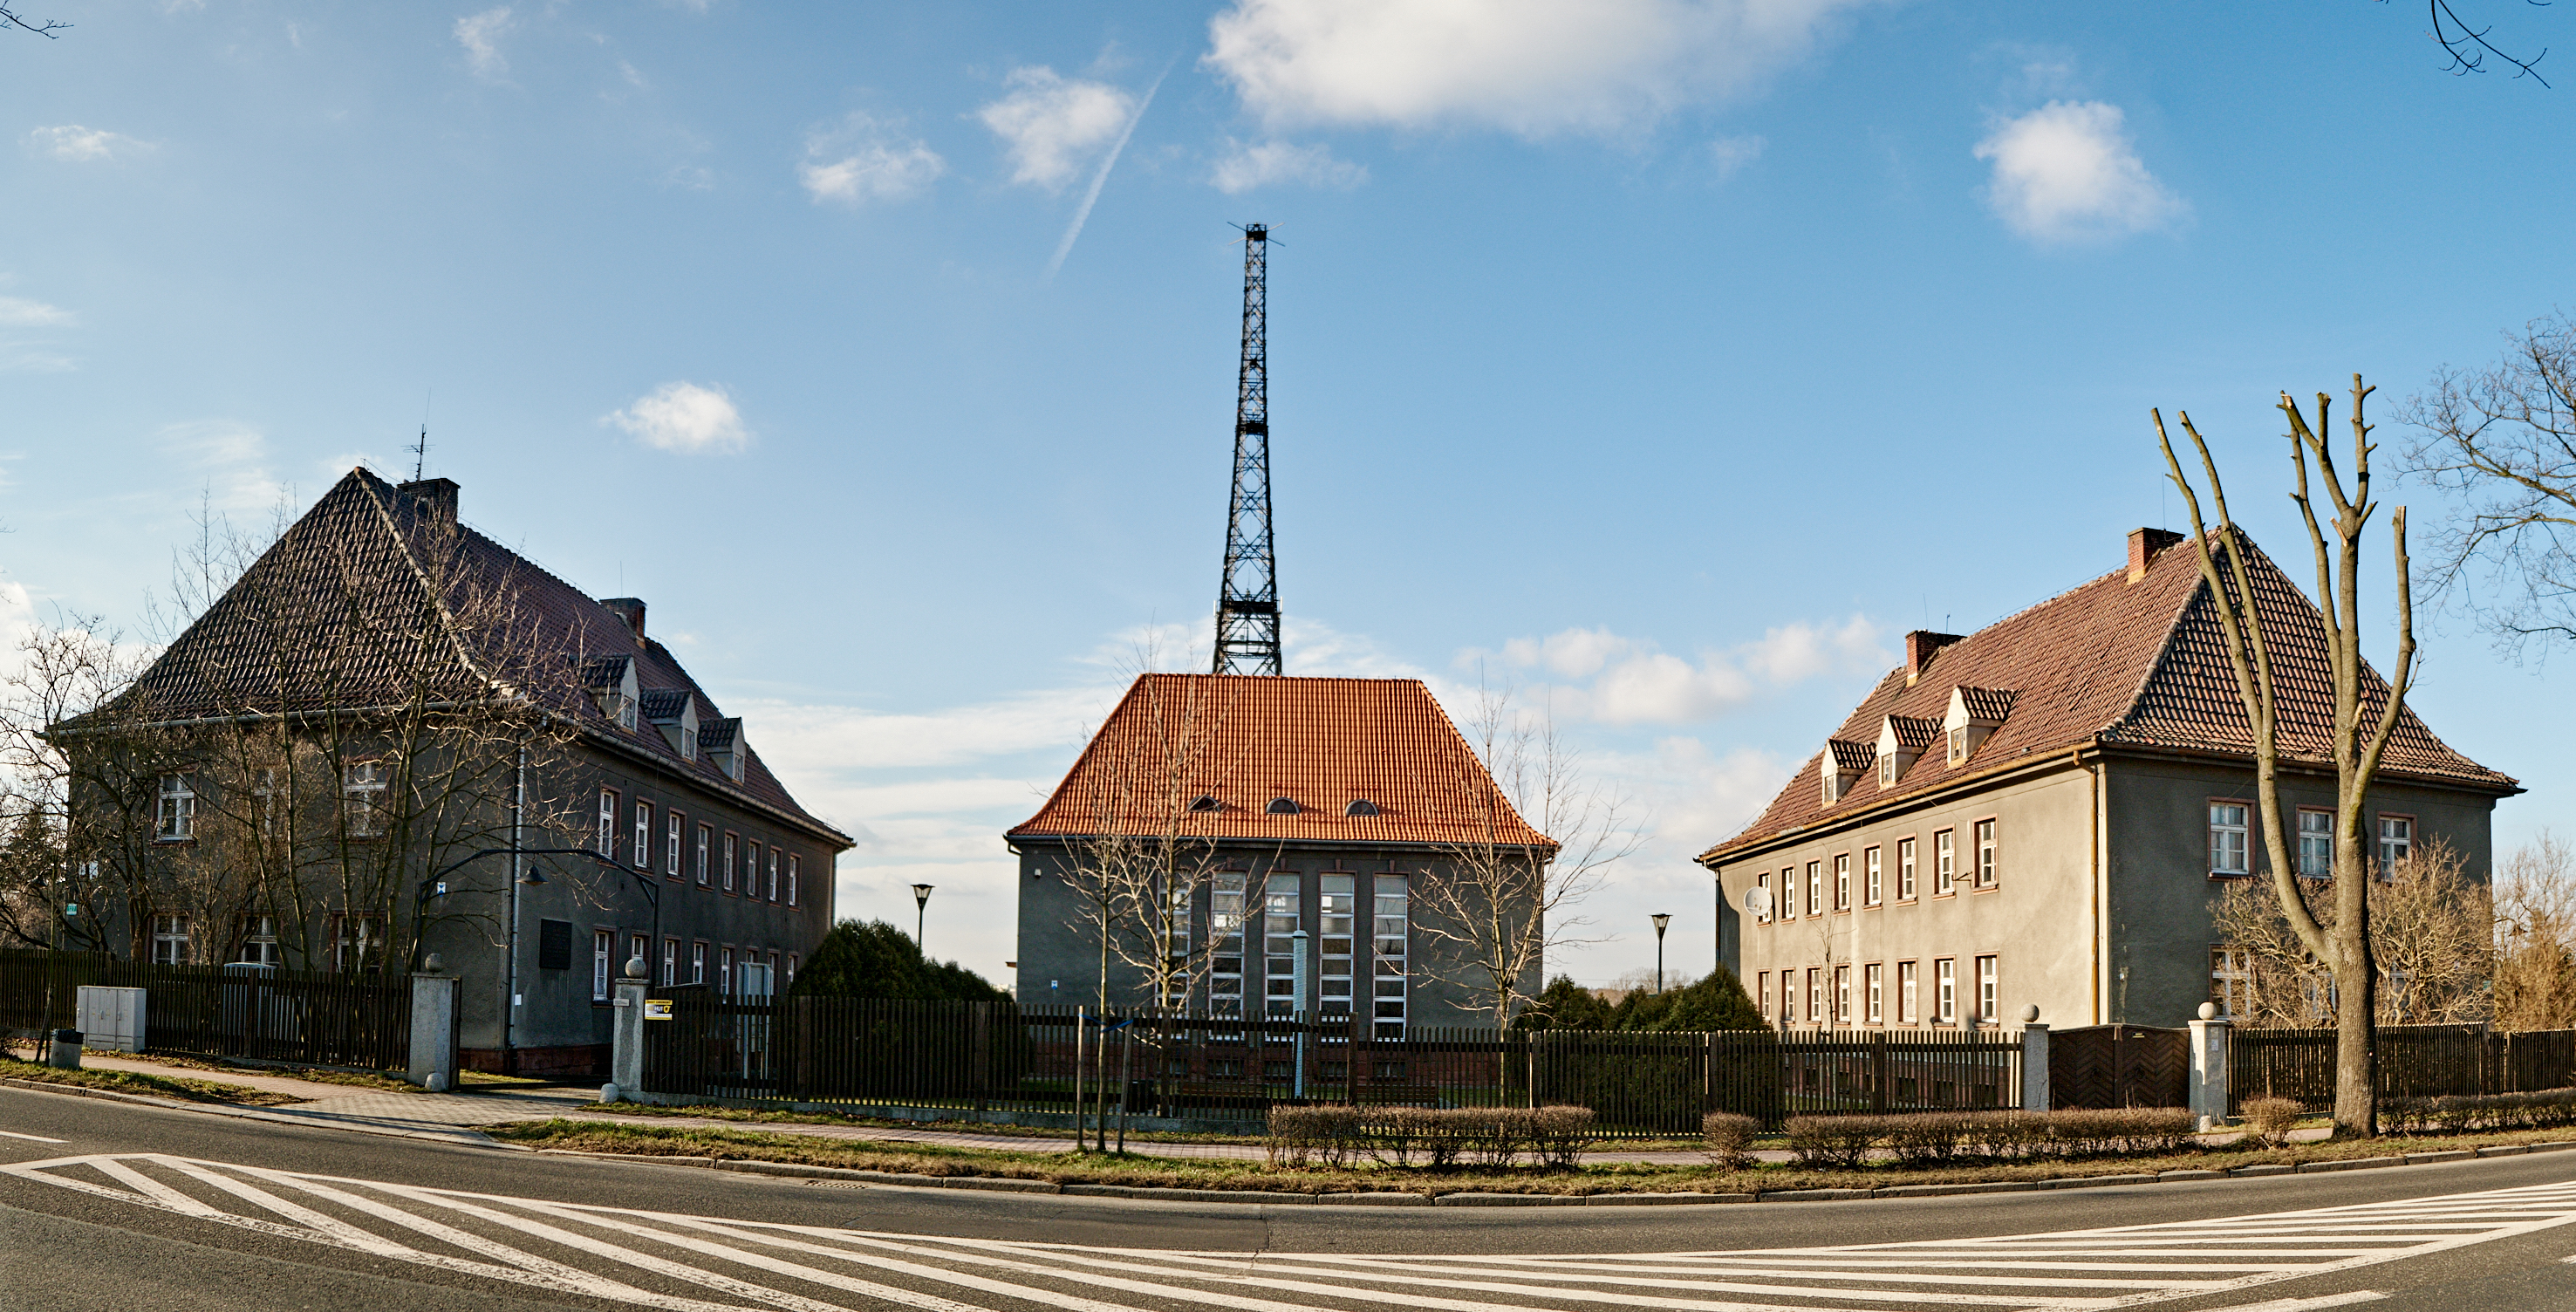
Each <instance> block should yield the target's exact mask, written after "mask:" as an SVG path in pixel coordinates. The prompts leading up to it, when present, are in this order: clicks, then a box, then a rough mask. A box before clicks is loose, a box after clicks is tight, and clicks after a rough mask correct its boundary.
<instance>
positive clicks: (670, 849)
mask: <svg viewBox="0 0 2576 1312" xmlns="http://www.w3.org/2000/svg"><path fill="white" fill-rule="evenodd" d="M687 822H688V817H686V816H684V815H681V814H680V813H679V812H677V811H665V812H663V814H662V831H663V832H662V873H663V874H664V875H666V876H669V877H670V878H672V879H677V878H679V877H680V835H681V834H682V833H683V832H685V831H686V830H687V829H688V823H687Z"/></svg>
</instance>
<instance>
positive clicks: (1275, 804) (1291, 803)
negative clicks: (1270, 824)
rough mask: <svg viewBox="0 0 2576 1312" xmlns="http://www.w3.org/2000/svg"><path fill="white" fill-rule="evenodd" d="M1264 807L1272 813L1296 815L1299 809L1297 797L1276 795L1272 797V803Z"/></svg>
mask: <svg viewBox="0 0 2576 1312" xmlns="http://www.w3.org/2000/svg"><path fill="white" fill-rule="evenodd" d="M1262 809H1263V810H1266V811H1268V812H1269V813H1270V814H1272V815H1295V814H1297V809H1298V808H1297V799H1296V798H1293V797H1274V798H1271V799H1270V805H1268V806H1266V807H1264V808H1262Z"/></svg>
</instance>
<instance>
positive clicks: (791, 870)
mask: <svg viewBox="0 0 2576 1312" xmlns="http://www.w3.org/2000/svg"><path fill="white" fill-rule="evenodd" d="M804 865H805V862H804V858H802V857H797V856H790V857H788V858H787V905H789V906H791V907H792V906H794V905H796V885H797V882H798V879H799V877H800V876H802V875H803V874H804ZM1173 896H1174V897H1177V898H1180V899H1181V900H1182V909H1183V910H1184V911H1186V910H1188V909H1189V896H1190V892H1189V890H1188V889H1182V890H1181V891H1180V892H1178V893H1175V894H1173Z"/></svg>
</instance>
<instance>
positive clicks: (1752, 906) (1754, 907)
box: [1744, 884, 1771, 920]
mask: <svg viewBox="0 0 2576 1312" xmlns="http://www.w3.org/2000/svg"><path fill="white" fill-rule="evenodd" d="M1744 914H1746V915H1748V916H1751V917H1753V918H1754V919H1756V920H1762V919H1766V918H1768V917H1769V916H1770V914H1771V890H1770V889H1767V888H1764V887H1762V886H1761V885H1759V884H1756V885H1754V886H1753V887H1751V888H1748V889H1746V890H1744Z"/></svg>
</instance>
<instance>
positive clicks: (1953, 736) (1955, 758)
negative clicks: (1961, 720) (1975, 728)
mask: <svg viewBox="0 0 2576 1312" xmlns="http://www.w3.org/2000/svg"><path fill="white" fill-rule="evenodd" d="M1975 750H1976V748H1975V747H1974V746H1973V745H1971V744H1970V743H1969V742H1968V730H1967V728H1966V726H1964V725H1963V726H1961V727H1959V728H1956V729H1952V730H1951V731H1950V764H1952V765H1957V764H1958V763H1959V762H1961V761H1964V760H1967V759H1968V753H1970V752H1972V751H1975Z"/></svg>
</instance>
